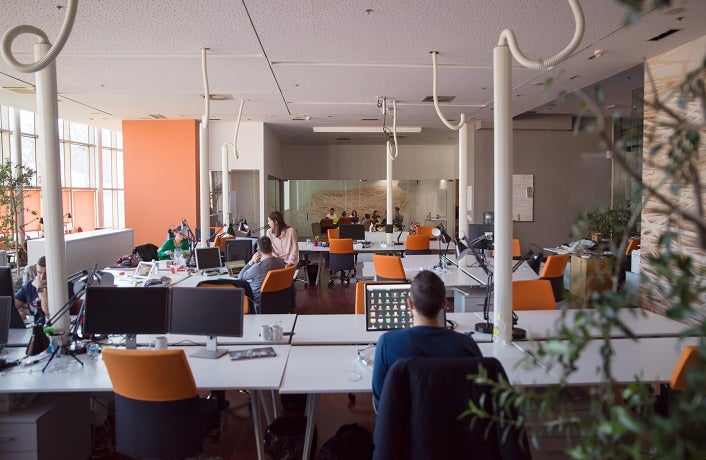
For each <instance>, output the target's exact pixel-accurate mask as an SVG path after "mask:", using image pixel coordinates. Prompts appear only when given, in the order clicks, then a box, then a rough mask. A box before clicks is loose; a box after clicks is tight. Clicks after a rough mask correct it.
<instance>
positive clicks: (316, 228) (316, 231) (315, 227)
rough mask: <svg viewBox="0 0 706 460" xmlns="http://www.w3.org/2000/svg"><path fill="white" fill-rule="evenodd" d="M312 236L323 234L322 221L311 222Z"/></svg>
mask: <svg viewBox="0 0 706 460" xmlns="http://www.w3.org/2000/svg"><path fill="white" fill-rule="evenodd" d="M311 236H321V222H312V223H311Z"/></svg>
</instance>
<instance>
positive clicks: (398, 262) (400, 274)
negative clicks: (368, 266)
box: [373, 254, 407, 281]
mask: <svg viewBox="0 0 706 460" xmlns="http://www.w3.org/2000/svg"><path fill="white" fill-rule="evenodd" d="M373 266H374V267H375V280H376V281H407V275H405V272H404V266H403V265H402V259H401V258H399V257H397V256H383V255H382V254H373Z"/></svg>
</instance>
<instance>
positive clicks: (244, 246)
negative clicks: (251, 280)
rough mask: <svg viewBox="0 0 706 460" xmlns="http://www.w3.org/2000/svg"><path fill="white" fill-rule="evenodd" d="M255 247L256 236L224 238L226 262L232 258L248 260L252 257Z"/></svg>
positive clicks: (232, 259)
mask: <svg viewBox="0 0 706 460" xmlns="http://www.w3.org/2000/svg"><path fill="white" fill-rule="evenodd" d="M256 248H257V238H241V237H237V238H233V239H228V240H226V258H225V261H226V262H232V261H234V260H244V261H245V262H248V261H249V260H250V259H252V255H253V254H255V250H256Z"/></svg>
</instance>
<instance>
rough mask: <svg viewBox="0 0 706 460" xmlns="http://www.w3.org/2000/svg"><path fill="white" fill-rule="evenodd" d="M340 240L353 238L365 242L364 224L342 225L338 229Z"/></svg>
mask: <svg viewBox="0 0 706 460" xmlns="http://www.w3.org/2000/svg"><path fill="white" fill-rule="evenodd" d="M338 236H339V238H351V239H353V240H355V241H363V240H365V226H364V225H363V224H350V225H340V226H339V227H338Z"/></svg>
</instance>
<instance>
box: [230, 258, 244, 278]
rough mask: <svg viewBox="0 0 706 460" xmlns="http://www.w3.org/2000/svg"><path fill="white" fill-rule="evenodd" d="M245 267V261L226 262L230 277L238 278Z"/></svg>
mask: <svg viewBox="0 0 706 460" xmlns="http://www.w3.org/2000/svg"><path fill="white" fill-rule="evenodd" d="M243 267H245V261H244V260H231V261H228V262H226V270H228V276H233V277H237V276H238V274H239V273H240V271H241V270H242V269H243Z"/></svg>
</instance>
